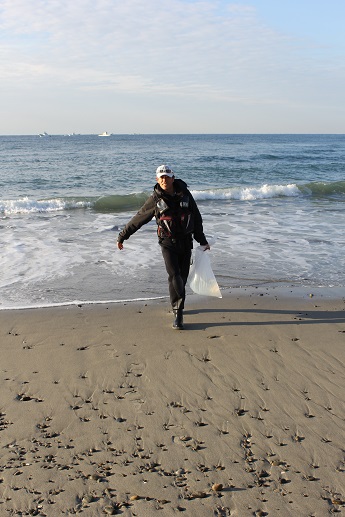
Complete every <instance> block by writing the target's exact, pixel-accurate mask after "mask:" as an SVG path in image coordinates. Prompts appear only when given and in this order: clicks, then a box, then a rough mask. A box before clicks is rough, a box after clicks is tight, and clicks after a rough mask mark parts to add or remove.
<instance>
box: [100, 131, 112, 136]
mask: <svg viewBox="0 0 345 517" xmlns="http://www.w3.org/2000/svg"><path fill="white" fill-rule="evenodd" d="M98 136H111V134H110V133H108V132H107V131H104V132H103V133H101V134H100V135H98Z"/></svg>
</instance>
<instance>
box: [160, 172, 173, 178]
mask: <svg viewBox="0 0 345 517" xmlns="http://www.w3.org/2000/svg"><path fill="white" fill-rule="evenodd" d="M162 176H169V178H173V177H174V173H173V172H158V174H157V176H156V177H157V178H161V177H162Z"/></svg>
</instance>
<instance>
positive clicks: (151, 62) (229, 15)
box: [0, 0, 337, 103]
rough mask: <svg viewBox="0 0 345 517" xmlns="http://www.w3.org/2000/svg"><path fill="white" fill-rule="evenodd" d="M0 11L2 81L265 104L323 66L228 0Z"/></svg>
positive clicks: (23, 5)
mask: <svg viewBox="0 0 345 517" xmlns="http://www.w3.org/2000/svg"><path fill="white" fill-rule="evenodd" d="M0 20H1V23H0V25H1V31H2V38H1V40H0V59H1V63H2V80H3V81H6V80H8V81H10V80H12V79H13V78H15V79H17V80H19V81H20V80H21V81H25V83H26V84H27V85H30V84H32V85H37V84H40V85H41V86H45V85H47V86H48V85H54V87H55V88H57V87H59V85H61V86H63V85H67V86H70V87H73V88H78V89H80V90H81V91H86V90H87V91H90V90H107V91H109V90H113V91H115V92H116V91H118V92H124V91H126V92H129V93H145V94H152V95H177V96H180V95H185V96H187V97H188V96H191V95H195V96H196V97H198V98H205V99H214V100H216V99H218V100H219V101H224V100H227V101H230V102H234V101H237V102H244V103H246V102H260V103H272V102H277V101H278V100H279V99H282V98H283V97H285V98H286V95H288V91H289V88H290V86H289V84H290V81H291V80H294V79H295V78H298V79H299V81H300V82H303V81H304V80H305V79H306V78H307V68H308V73H310V71H312V70H313V66H314V65H313V60H315V66H314V69H315V71H317V72H318V73H319V68H320V67H321V69H322V66H324V63H323V62H322V63H321V64H320V62H317V60H316V57H315V53H314V54H313V52H314V51H313V49H312V44H311V43H310V46H309V48H306V44H305V42H304V43H303V49H302V50H301V49H300V48H299V47H298V45H301V44H302V42H300V41H299V42H296V41H294V40H293V39H292V38H290V37H288V36H287V35H286V34H281V33H279V32H277V31H274V30H273V29H272V28H270V27H268V26H266V25H264V24H263V22H262V21H260V20H259V17H258V13H257V11H256V10H255V9H254V8H251V7H250V6H249V5H248V6H246V5H243V4H242V3H241V4H238V3H235V2H234V3H232V4H228V3H227V2H223V1H220V0H196V1H186V0H150V1H147V0H145V1H143V0H126V1H123V0H121V1H119V0H92V1H91V0H74V1H73V2H71V1H70V0H69V1H66V0H58V1H57V0H6V1H3V2H2V11H1V18H0ZM327 66H329V67H331V66H332V65H331V64H329V65H327ZM333 69H334V73H336V69H337V67H336V63H334V65H333ZM297 82H298V81H295V83H297Z"/></svg>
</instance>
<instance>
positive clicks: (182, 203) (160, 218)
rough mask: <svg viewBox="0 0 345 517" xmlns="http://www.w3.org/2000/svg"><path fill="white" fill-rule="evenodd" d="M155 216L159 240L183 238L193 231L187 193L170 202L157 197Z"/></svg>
mask: <svg viewBox="0 0 345 517" xmlns="http://www.w3.org/2000/svg"><path fill="white" fill-rule="evenodd" d="M176 197H177V196H176ZM155 216H156V222H157V225H158V228H157V233H158V237H159V238H160V239H163V238H167V237H168V238H170V239H178V238H183V237H185V236H187V235H190V234H191V233H192V232H193V231H194V217H193V213H192V210H191V208H190V197H189V195H188V194H187V193H184V194H181V195H179V197H178V198H177V199H176V198H175V199H172V200H171V201H170V200H168V199H163V198H158V196H157V198H156V213H155Z"/></svg>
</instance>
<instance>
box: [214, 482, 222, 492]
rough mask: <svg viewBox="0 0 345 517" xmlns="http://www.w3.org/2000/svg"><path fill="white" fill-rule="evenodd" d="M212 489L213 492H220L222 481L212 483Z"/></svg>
mask: <svg viewBox="0 0 345 517" xmlns="http://www.w3.org/2000/svg"><path fill="white" fill-rule="evenodd" d="M212 490H213V491H214V492H220V491H221V490H223V485H222V483H215V484H214V485H212Z"/></svg>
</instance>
